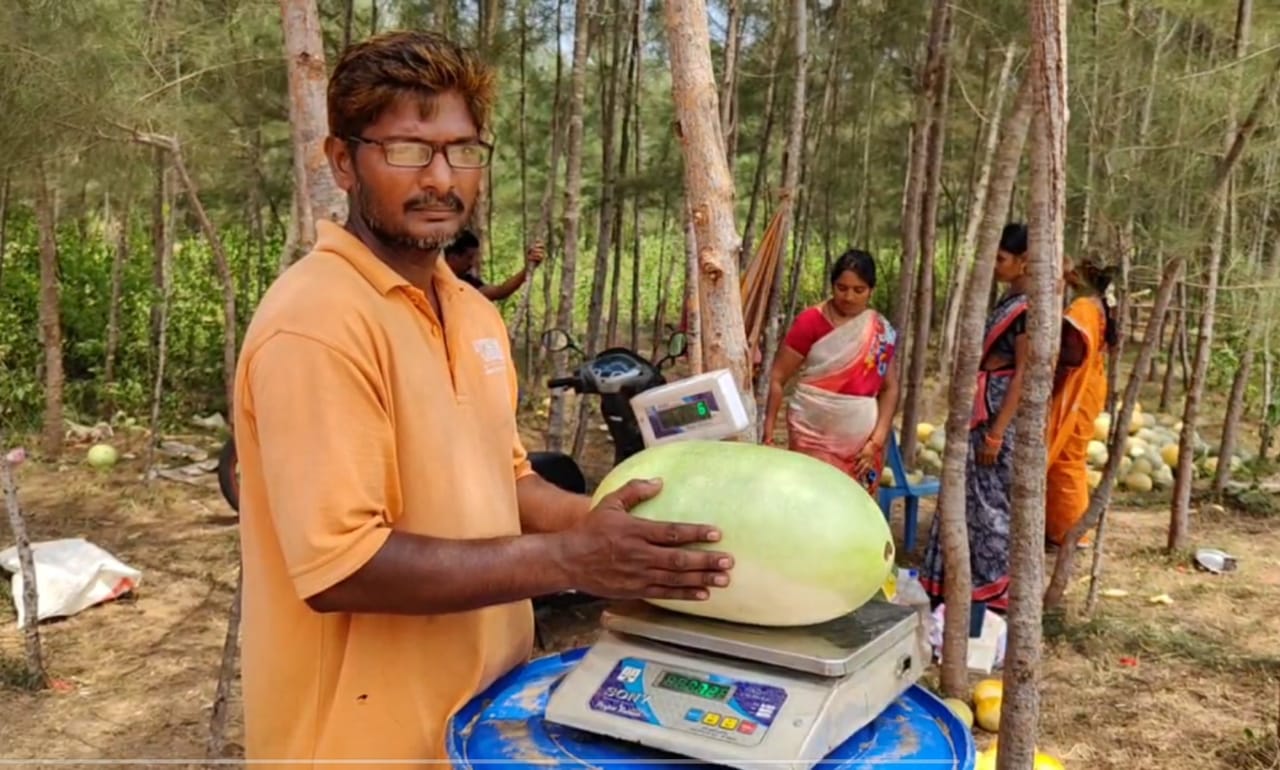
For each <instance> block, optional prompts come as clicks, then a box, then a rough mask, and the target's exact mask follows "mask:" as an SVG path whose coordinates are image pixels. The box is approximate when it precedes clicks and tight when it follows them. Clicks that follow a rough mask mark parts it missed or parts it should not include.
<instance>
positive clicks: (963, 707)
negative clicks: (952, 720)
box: [942, 698, 973, 729]
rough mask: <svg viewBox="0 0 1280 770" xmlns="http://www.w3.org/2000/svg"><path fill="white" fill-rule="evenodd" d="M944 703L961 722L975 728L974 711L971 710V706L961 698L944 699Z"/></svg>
mask: <svg viewBox="0 0 1280 770" xmlns="http://www.w3.org/2000/svg"><path fill="white" fill-rule="evenodd" d="M942 702H943V703H945V704H947V707H948V708H950V709H951V710H952V711H954V712H955V714H956V716H958V717H960V721H961V722H964V726H965V727H968V728H970V729H972V728H973V710H972V709H970V708H969V704H968V703H965V702H964V701H962V700H960V699H959V698H944V699H943V701H942Z"/></svg>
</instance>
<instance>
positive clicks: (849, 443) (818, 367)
mask: <svg viewBox="0 0 1280 770" xmlns="http://www.w3.org/2000/svg"><path fill="white" fill-rule="evenodd" d="M875 286H876V263H875V260H874V259H873V258H872V257H871V255H870V254H868V253H867V252H865V251H860V250H858V249H851V250H849V251H847V252H845V253H844V254H842V255H841V256H840V258H839V259H838V260H836V263H835V265H834V266H833V267H832V269H831V296H830V297H829V298H828V299H826V300H824V301H823V302H821V303H820V304H818V305H815V306H813V307H810V308H808V309H806V310H805V311H804V312H802V313H800V314H799V315H798V316H796V320H795V322H794V323H793V324H792V325H791V329H790V330H788V332H787V336H786V338H785V339H784V340H783V342H782V344H781V345H779V346H778V355H777V357H776V358H775V359H774V362H773V371H772V372H771V377H770V381H769V397H768V400H767V401H766V405H765V425H766V426H767V428H766V430H765V443H767V444H770V443H773V426H775V425H776V424H777V420H778V412H779V411H780V409H781V407H782V400H783V398H782V394H783V390H784V389H785V387H786V385H787V383H788V382H789V381H790V380H791V379H792V378H793V377H795V376H796V375H797V374H798V375H799V382H798V383H797V385H796V388H795V391H794V392H793V394H792V396H791V399H790V401H789V403H788V406H787V447H788V448H789V449H791V450H793V451H797V452H802V453H804V454H807V455H809V456H811V457H816V458H818V459H820V460H823V461H824V462H827V463H830V464H831V465H833V466H835V467H836V468H839V469H840V470H842V471H844V472H845V473H847V474H849V475H850V476H852V477H853V478H855V479H857V480H858V481H859V483H861V484H862V485H863V487H865V488H866V490H867V492H868V493H870V494H871V495H873V496H874V495H875V494H876V491H877V489H878V488H879V481H880V474H881V472H882V471H883V468H884V444H885V441H886V440H887V439H888V436H889V430H890V429H891V427H892V422H893V413H894V410H895V409H896V407H897V403H898V375H897V369H896V367H894V366H892V365H891V364H892V362H893V354H894V349H895V343H896V334H895V332H894V329H893V326H891V325H890V324H889V322H888V320H886V319H885V317H884V316H882V315H881V314H880V313H878V312H876V311H875V310H873V309H871V308H870V307H869V306H868V303H869V301H870V299H871V292H872V290H874V289H875Z"/></svg>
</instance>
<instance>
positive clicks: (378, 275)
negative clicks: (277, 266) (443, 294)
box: [315, 219, 463, 295]
mask: <svg viewBox="0 0 1280 770" xmlns="http://www.w3.org/2000/svg"><path fill="white" fill-rule="evenodd" d="M315 248H316V250H317V251H327V252H330V253H332V254H337V255H338V256H340V257H342V258H343V259H345V260H346V261H347V262H348V263H350V264H351V266H352V267H354V268H355V269H356V272H358V273H360V275H361V276H363V277H364V279H365V280H366V281H368V282H369V283H370V284H371V285H372V286H373V288H375V289H377V291H378V293H379V294H384V295H385V294H388V293H390V292H391V290H392V289H396V288H400V287H403V288H405V289H414V290H415V291H416V289H415V287H414V286H413V284H411V283H409V281H408V279H406V278H405V277H404V276H402V275H400V274H399V273H397V272H396V271H395V270H393V269H392V268H391V266H390V265H388V264H387V263H386V262H383V261H382V260H381V259H378V257H377V255H375V254H374V253H373V252H372V251H371V250H370V249H369V247H368V246H366V245H365V243H364V241H362V240H360V239H359V238H357V237H356V236H355V235H353V234H352V233H351V231H350V230H348V229H347V228H345V227H343V226H342V225H340V224H338V223H337V222H332V221H329V220H327V219H319V220H317V221H316V246H315ZM432 280H433V281H434V282H435V284H436V289H437V290H445V289H447V290H456V291H462V290H463V284H462V281H461V279H459V278H458V277H457V276H456V275H454V274H453V270H452V269H451V268H450V267H449V263H448V261H447V260H445V258H444V255H443V254H441V255H440V257H438V258H437V259H436V264H435V269H434V271H433V273H432Z"/></svg>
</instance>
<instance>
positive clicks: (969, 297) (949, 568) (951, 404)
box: [938, 77, 1033, 698]
mask: <svg viewBox="0 0 1280 770" xmlns="http://www.w3.org/2000/svg"><path fill="white" fill-rule="evenodd" d="M1031 87H1032V86H1031V78H1030V77H1026V78H1024V79H1023V82H1022V85H1021V87H1020V88H1019V90H1018V95H1017V96H1016V97H1015V99H1014V104H1013V110H1012V112H1010V114H1009V119H1008V121H1007V122H1006V123H1005V126H1004V129H1003V132H1002V133H1003V136H1002V137H1001V138H1000V149H999V151H998V153H997V155H996V161H995V167H994V169H993V172H992V175H991V185H990V190H989V192H988V194H987V207H986V212H985V214H984V216H983V222H982V227H981V229H980V230H979V231H978V232H979V235H980V240H979V242H978V248H977V251H975V252H974V255H975V256H974V263H973V270H972V271H970V273H969V285H968V287H967V288H966V289H965V292H964V296H963V298H962V300H961V305H960V319H959V321H958V324H959V326H958V329H959V333H958V334H957V336H956V359H955V364H954V368H953V369H952V371H951V389H950V394H949V397H948V412H947V430H946V435H948V436H953V437H954V438H953V439H952V440H949V441H947V443H946V447H945V449H944V450H943V460H942V489H941V492H940V496H939V497H938V516H939V517H940V519H939V535H940V537H941V541H942V553H943V566H944V570H945V572H946V579H945V581H944V582H945V600H946V605H947V613H946V621H945V625H944V627H943V636H942V687H943V690H944V692H946V693H947V694H948V695H951V696H954V697H958V698H963V697H967V695H968V688H969V682H968V645H969V606H970V604H971V596H972V593H971V592H972V590H973V588H972V576H971V572H970V564H969V535H968V525H967V523H966V519H965V463H966V460H967V458H968V449H969V442H968V441H967V440H961V439H962V438H964V437H967V436H968V435H969V418H970V416H971V415H972V414H973V397H974V393H975V391H976V390H977V387H978V384H977V380H978V366H979V364H980V363H981V359H982V329H983V316H984V315H985V313H986V308H987V298H988V297H989V296H990V294H991V284H992V282H993V280H994V278H993V272H992V271H993V269H994V267H995V260H996V247H997V245H998V244H999V242H1000V232H1001V230H1002V229H1003V226H1004V220H1005V212H1006V211H1008V210H1009V201H1010V200H1011V199H1012V197H1013V185H1014V182H1015V181H1016V180H1017V177H1018V166H1019V165H1020V163H1021V161H1022V154H1023V149H1024V147H1025V145H1026V140H1027V131H1028V128H1029V126H1030V123H1031V109H1032V107H1033V102H1032V92H1031Z"/></svg>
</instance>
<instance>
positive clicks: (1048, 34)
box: [996, 0, 1068, 770]
mask: <svg viewBox="0 0 1280 770" xmlns="http://www.w3.org/2000/svg"><path fill="white" fill-rule="evenodd" d="M1028 5H1029V8H1028V15H1029V17H1030V27H1031V41H1032V44H1031V71H1030V75H1031V81H1032V83H1033V89H1032V91H1033V93H1034V94H1035V97H1034V103H1035V106H1034V108H1033V118H1032V150H1033V152H1032V163H1031V183H1030V191H1029V197H1030V205H1029V212H1028V217H1027V220H1028V227H1029V229H1030V238H1029V241H1030V246H1031V248H1030V256H1029V260H1028V271H1029V277H1030V283H1031V286H1030V291H1029V297H1028V299H1029V301H1030V306H1029V308H1028V310H1027V340H1028V361H1027V368H1026V373H1025V374H1024V380H1023V391H1022V397H1021V399H1020V401H1019V407H1018V416H1017V418H1016V425H1017V427H1016V433H1015V436H1016V438H1015V441H1016V444H1015V447H1014V466H1013V467H1014V471H1013V485H1012V495H1011V498H1012V499H1011V503H1012V509H1013V520H1012V522H1011V523H1010V537H1009V544H1010V548H1009V637H1008V648H1007V652H1006V655H1005V663H1004V666H1005V669H1004V699H1003V702H1002V705H1001V712H1000V752H999V754H998V755H997V758H996V763H997V764H996V767H997V770H1014V768H1026V767H1030V766H1031V764H1032V759H1033V757H1034V755H1035V750H1036V733H1037V723H1038V721H1039V713H1040V691H1039V673H1040V641H1041V622H1042V620H1041V601H1042V598H1043V584H1044V566H1043V562H1044V512H1045V464H1046V457H1045V452H1044V441H1043V439H1042V437H1043V436H1044V435H1045V425H1046V417H1047V412H1048V407H1049V399H1050V396H1051V394H1052V389H1053V373H1054V364H1055V361H1056V359H1057V354H1058V341H1059V334H1060V329H1061V324H1062V301H1061V289H1060V288H1059V287H1060V283H1061V278H1062V247H1063V229H1064V227H1063V220H1064V214H1065V209H1066V181H1067V178H1066V160H1067V121H1068V110H1067V104H1068V100H1067V33H1066V26H1067V12H1066V3H1065V2H1063V0H1029V3H1028Z"/></svg>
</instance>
